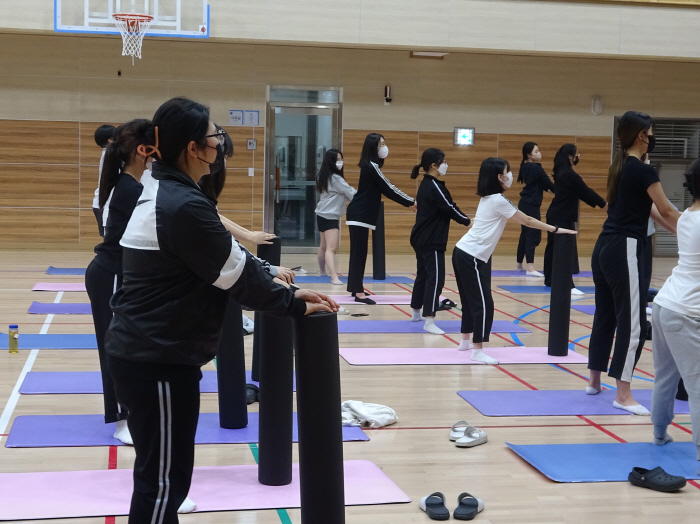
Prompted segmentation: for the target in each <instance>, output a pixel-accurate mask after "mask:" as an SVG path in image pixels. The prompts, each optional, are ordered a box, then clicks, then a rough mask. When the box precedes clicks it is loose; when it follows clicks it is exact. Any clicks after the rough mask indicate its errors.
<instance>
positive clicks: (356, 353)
mask: <svg viewBox="0 0 700 524" xmlns="http://www.w3.org/2000/svg"><path fill="white" fill-rule="evenodd" d="M484 351H485V352H486V354H487V355H489V356H490V357H493V358H495V359H496V360H498V361H499V363H500V364H585V363H587V362H588V359H587V358H586V357H584V356H583V355H581V354H579V353H575V352H573V351H569V355H568V356H566V357H550V356H549V355H548V354H547V348H545V347H532V348H526V347H522V346H515V347H493V348H485V350H484ZM471 354H472V352H471V351H458V350H457V347H456V346H454V347H451V348H340V356H341V357H343V358H344V359H345V360H346V361H347V362H348V364H352V365H353V366H391V365H439V364H463V365H470V364H478V365H485V364H483V363H482V362H476V361H474V360H471Z"/></svg>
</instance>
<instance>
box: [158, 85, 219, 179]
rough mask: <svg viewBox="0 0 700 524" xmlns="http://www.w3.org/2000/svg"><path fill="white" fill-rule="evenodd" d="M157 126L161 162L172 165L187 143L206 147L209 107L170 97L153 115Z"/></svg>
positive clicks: (186, 99)
mask: <svg viewBox="0 0 700 524" xmlns="http://www.w3.org/2000/svg"><path fill="white" fill-rule="evenodd" d="M153 125H154V126H155V127H157V128H158V153H160V154H159V156H160V158H159V160H160V161H162V162H163V163H164V164H166V165H168V166H170V167H175V164H176V163H177V161H178V159H179V158H180V155H181V154H182V152H183V151H184V150H185V148H186V147H187V144H189V143H190V142H192V141H194V142H196V143H197V144H200V145H201V146H202V148H204V147H205V146H206V140H207V139H206V136H207V130H208V129H209V108H208V107H206V106H204V105H202V104H200V103H197V102H194V101H193V100H190V99H188V98H183V97H176V98H171V99H170V100H168V101H167V102H165V103H164V104H163V105H162V106H160V107H159V108H158V110H157V111H156V114H155V115H153Z"/></svg>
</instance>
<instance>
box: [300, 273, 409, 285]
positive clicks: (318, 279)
mask: <svg viewBox="0 0 700 524" xmlns="http://www.w3.org/2000/svg"><path fill="white" fill-rule="evenodd" d="M339 278H340V281H341V282H343V284H346V283H347V281H348V279H347V277H339ZM294 282H295V283H297V284H330V283H331V277H328V276H327V277H322V276H319V275H297V276H295V277H294ZM363 283H364V284H413V279H412V278H408V277H390V276H389V275H387V277H386V279H385V280H374V279H372V278H365V279H364V280H363ZM338 287H340V286H338Z"/></svg>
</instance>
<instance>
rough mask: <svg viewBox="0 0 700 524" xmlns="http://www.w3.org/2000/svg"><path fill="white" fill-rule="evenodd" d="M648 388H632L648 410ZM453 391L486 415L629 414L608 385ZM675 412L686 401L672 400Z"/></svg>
mask: <svg viewBox="0 0 700 524" xmlns="http://www.w3.org/2000/svg"><path fill="white" fill-rule="evenodd" d="M651 392H652V390H651V389H636V390H632V394H633V395H634V398H635V399H636V400H637V401H638V402H639V403H640V404H641V405H642V406H644V407H646V408H647V409H649V410H651ZM457 394H458V395H459V396H460V397H462V398H463V399H464V400H466V401H467V402H469V403H470V404H471V405H472V406H474V407H475V408H476V409H477V410H478V411H479V413H481V414H482V415H486V416H487V417H536V416H567V415H571V416H575V415H631V413H629V412H628V411H625V410H622V409H616V408H614V407H613V405H612V403H613V401H614V400H615V391H614V390H612V389H604V390H603V391H601V392H600V393H598V394H597V395H586V392H585V391H584V389H583V388H581V389H580V390H579V389H567V390H539V391H530V390H516V391H458V392H457ZM675 412H676V413H677V414H688V413H690V408H689V406H688V402H686V401H682V400H676V405H675ZM650 431H651V430H650ZM650 435H651V433H650Z"/></svg>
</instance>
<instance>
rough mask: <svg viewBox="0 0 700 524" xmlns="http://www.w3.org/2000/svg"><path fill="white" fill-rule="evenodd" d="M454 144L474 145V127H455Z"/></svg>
mask: <svg viewBox="0 0 700 524" xmlns="http://www.w3.org/2000/svg"><path fill="white" fill-rule="evenodd" d="M455 145H456V146H473V145H474V128H473V127H455Z"/></svg>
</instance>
